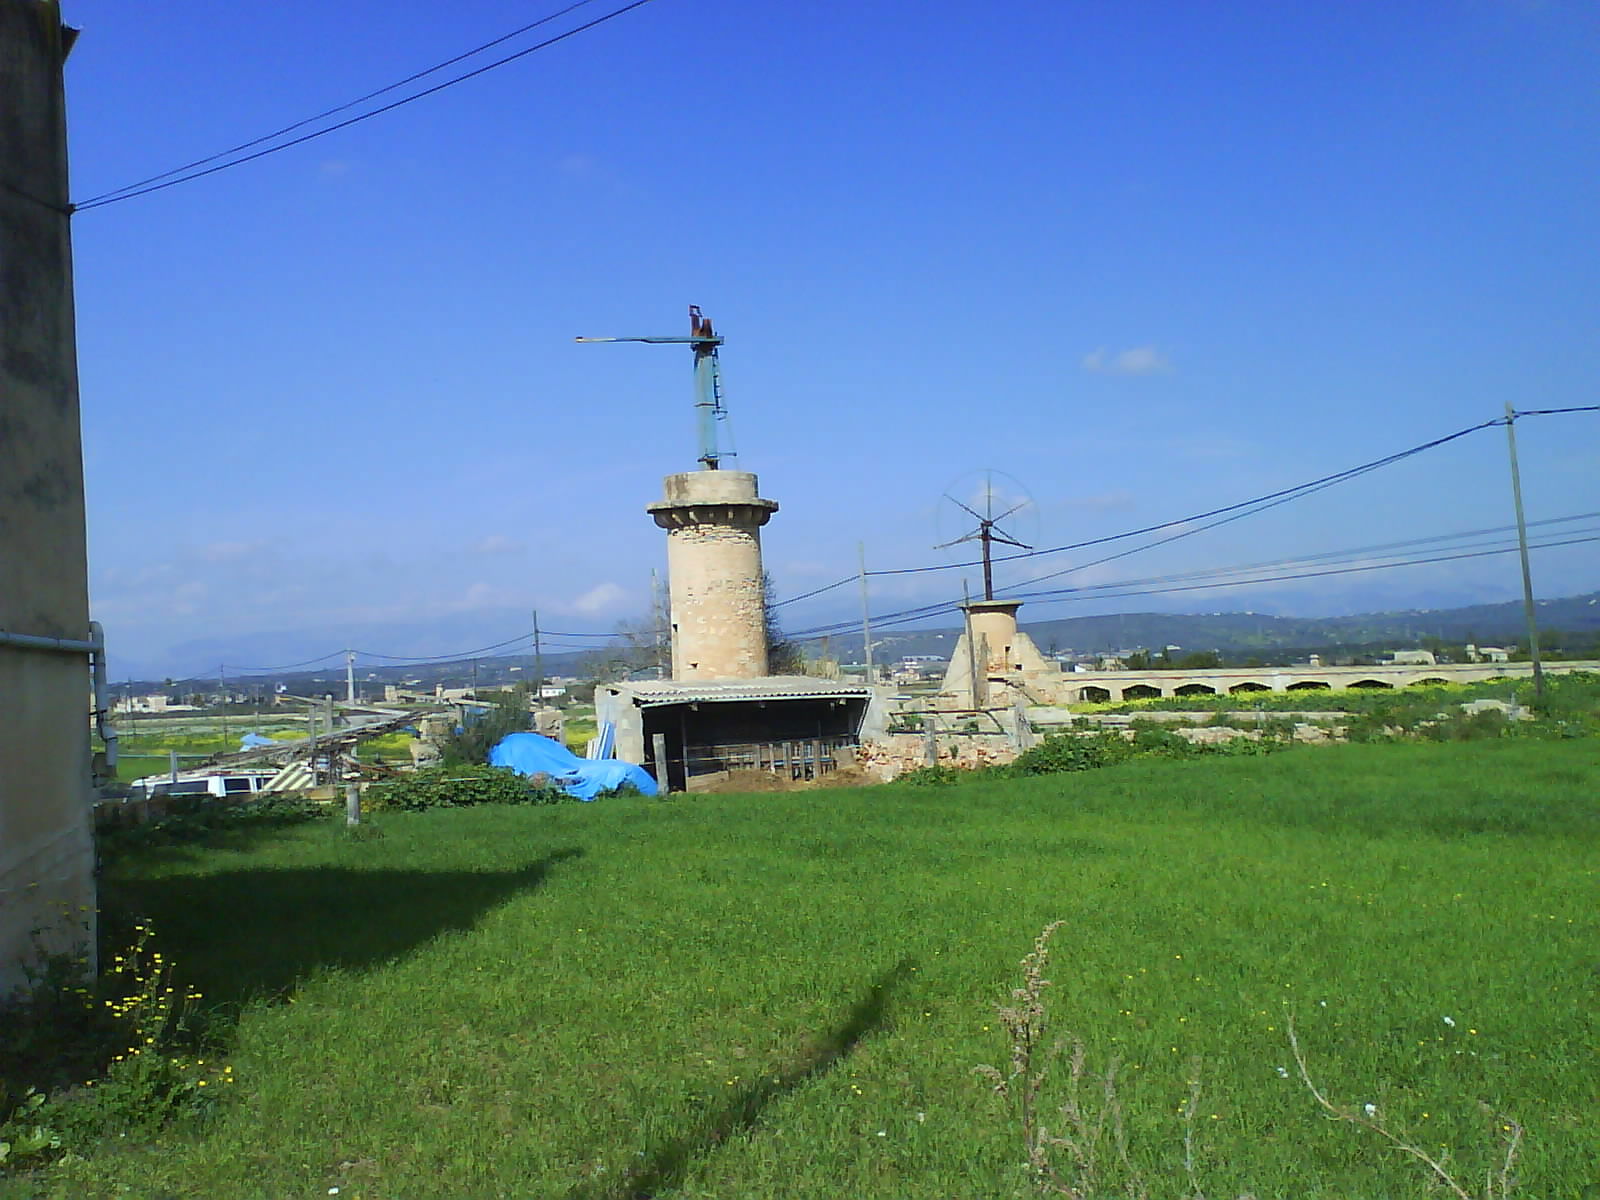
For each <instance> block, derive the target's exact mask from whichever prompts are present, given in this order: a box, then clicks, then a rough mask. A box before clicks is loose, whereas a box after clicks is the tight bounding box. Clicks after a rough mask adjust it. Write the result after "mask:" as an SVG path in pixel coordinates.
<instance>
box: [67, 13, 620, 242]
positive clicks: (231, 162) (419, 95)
mask: <svg viewBox="0 0 1600 1200" xmlns="http://www.w3.org/2000/svg"><path fill="white" fill-rule="evenodd" d="M649 3H650V0H633V2H632V3H631V4H625V5H623V6H622V7H621V8H617V9H613V10H612V11H611V12H608V13H606V14H605V15H604V16H599V17H596V18H595V19H594V20H592V21H586V22H585V23H584V24H582V25H578V26H576V27H575V28H572V29H569V30H567V31H566V32H565V33H558V34H556V35H555V36H554V37H549V38H546V39H545V40H544V41H542V42H538V43H535V44H534V45H532V46H529V47H527V48H526V49H524V50H518V51H517V52H516V53H515V54H508V55H506V56H505V57H504V58H498V59H496V60H495V61H494V62H491V63H486V64H484V65H483V66H481V67H476V68H474V69H473V70H471V71H467V72H465V73H464V74H461V75H457V76H454V77H453V78H450V79H446V80H445V81H444V82H443V83H436V84H434V85H433V86H432V87H428V88H423V89H422V91H420V92H414V93H412V94H411V95H409V96H402V97H401V98H400V99H399V100H393V101H391V102H390V103H388V104H384V105H380V106H379V107H378V108H375V109H372V110H371V111H370V112H364V113H360V114H358V115H356V116H354V117H348V118H346V119H345V120H343V121H338V122H335V123H334V124H332V125H329V126H327V127H326V128H323V129H316V130H313V131H311V132H310V133H303V134H301V135H300V136H299V137H296V138H291V139H290V140H289V141H287V142H280V143H278V144H277V145H275V146H268V147H266V148H264V149H261V150H256V151H254V152H252V153H250V154H244V155H240V156H239V157H237V158H229V159H228V160H227V161H226V162H220V163H216V164H215V165H214V166H207V167H203V168H201V169H199V170H194V171H188V172H187V173H184V174H179V175H177V176H176V178H170V179H163V178H162V176H159V175H157V176H153V177H152V178H153V179H155V180H160V182H151V183H147V184H146V185H145V186H139V185H137V184H129V185H128V186H127V187H126V188H119V189H116V190H115V191H112V192H105V193H103V194H101V195H100V196H96V197H93V198H91V199H89V200H85V201H84V202H83V203H82V204H78V205H74V206H73V208H74V211H77V212H87V211H88V210H89V209H92V208H102V207H104V206H105V205H107V204H116V203H118V202H120V201H123V200H132V199H134V198H135V197H138V196H148V195H149V194H150V193H151V192H160V191H164V190H165V189H167V188H170V187H177V186H178V185H179V184H180V183H189V182H190V181H192V180H195V179H203V178H204V177H205V176H207V175H215V174H216V173H217V172H218V171H226V170H228V168H230V167H237V166H242V165H243V164H244V163H247V162H254V161H255V160H256V159H258V158H265V157H267V155H269V154H276V153H278V152H279V151H280V150H288V149H289V148H291V147H293V146H299V145H302V144H304V143H306V142H309V141H314V140H315V139H317V138H320V137H325V136H326V135H328V134H330V133H335V132H337V131H338V130H341V129H348V128H349V127H350V126H352V125H359V124H360V123H361V122H363V121H369V120H371V119H372V118H373V117H377V116H382V115H383V114H384V113H386V112H393V111H394V110H395V109H397V108H401V107H404V106H405V105H407V104H410V103H411V102H412V101H414V100H421V99H423V98H424V97H426V96H431V95H433V94H434V93H435V92H442V91H444V90H445V89H446V88H450V87H454V86H455V85H456V84H458V83H465V82H466V81H467V80H469V79H475V78H477V77H478V76H479V75H483V74H487V73H488V72H490V71H493V70H495V69H497V68H499V67H503V66H505V65H506V64H507V63H512V62H516V61H517V60H518V59H519V58H526V57H527V56H528V55H530V54H534V53H536V52H538V51H540V50H544V49H547V48H548V47H550V46H554V45H555V44H556V43H557V42H564V41H566V40H567V39H568V38H570V37H575V36H576V35H577V34H580V33H583V32H585V31H586V30H590V29H593V28H594V27H595V26H597V25H604V24H605V23H606V22H607V21H612V20H615V19H616V18H617V17H620V16H622V15H623V14H624V13H629V12H632V11H633V10H634V9H636V8H642V7H644V6H645V5H646V4H649ZM573 7H574V8H576V7H577V5H573ZM565 11H571V9H568V10H565ZM555 15H556V16H559V15H560V14H559V13H557V14H555ZM547 19H548V18H547ZM508 36H514V35H508ZM491 44H492V43H491ZM480 49H482V47H480ZM472 53H477V51H471V52H469V54H468V55H464V56H462V57H470V54H472ZM442 65H447V64H442ZM436 69H438V68H432V69H430V70H436ZM428 73H429V72H424V74H428ZM394 86H399V85H394ZM384 90H385V91H387V90H391V89H388V88H386V89H384ZM351 103H352V104H355V103H360V101H352V102H351ZM345 107H349V106H348V105H346V106H345ZM335 111H339V110H335ZM316 119H317V118H315V117H312V118H308V120H316ZM302 124H304V122H302ZM274 136H277V135H273V134H269V135H267V138H268V140H270V138H272V137H274ZM261 140H263V139H259V138H258V139H257V141H258V142H259V141H261ZM250 144H252V145H253V144H255V143H250ZM228 153H230V152H229V151H223V154H228ZM216 157H218V156H217V155H213V156H212V158H216ZM201 161H202V162H209V161H211V160H209V159H203V160H201ZM178 170H179V171H183V170H184V169H183V168H178ZM168 174H169V175H170V174H171V172H168Z"/></svg>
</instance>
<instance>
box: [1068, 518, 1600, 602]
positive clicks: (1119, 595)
mask: <svg viewBox="0 0 1600 1200" xmlns="http://www.w3.org/2000/svg"><path fill="white" fill-rule="evenodd" d="M1590 542H1600V534H1595V535H1593V536H1589V537H1573V538H1564V539H1562V540H1560V541H1546V542H1536V543H1529V549H1531V550H1551V549H1556V548H1558V547H1561V546H1581V545H1587V544H1588V543H1590ZM1516 552H1517V547H1516V546H1514V545H1513V546H1502V547H1500V548H1499V549H1495V550H1474V551H1470V552H1466V553H1461V554H1438V555H1432V556H1430V557H1427V558H1410V559H1405V560H1404V561H1401V562H1391V563H1365V564H1360V565H1357V566H1347V567H1330V568H1328V569H1326V570H1321V571H1299V572H1295V573H1292V574H1286V575H1271V576H1263V577H1261V578H1259V579H1226V580H1222V581H1220V582H1216V583H1193V584H1181V585H1177V586H1174V587H1161V588H1145V589H1139V590H1134V591H1127V592H1110V593H1100V594H1097V595H1095V596H1083V597H1079V596H1058V597H1057V598H1056V599H1053V600H1042V601H1039V602H1038V603H1039V604H1040V605H1041V606H1042V605H1045V604H1067V603H1070V602H1071V601H1073V600H1075V599H1080V598H1081V599H1093V600H1117V599H1125V598H1127V597H1131V596H1160V595H1166V594H1167V593H1170V592H1199V591H1210V590H1213V589H1216V588H1225V587H1253V586H1256V585H1258V584H1264V583H1287V582H1290V581H1292V580H1296V579H1317V578H1321V577H1322V576H1326V575H1352V574H1357V573H1359V572H1364V571H1386V570H1389V569H1391V568H1394V567H1417V566H1423V565H1426V564H1428V563H1440V562H1454V561H1457V560H1459V559H1465V558H1487V557H1491V556H1493V555H1496V554H1515V553H1516Z"/></svg>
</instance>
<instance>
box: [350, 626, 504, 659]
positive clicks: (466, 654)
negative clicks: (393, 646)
mask: <svg viewBox="0 0 1600 1200" xmlns="http://www.w3.org/2000/svg"><path fill="white" fill-rule="evenodd" d="M532 640H533V634H531V633H523V634H519V635H518V636H516V637H514V638H507V639H506V640H505V641H503V642H495V643H493V644H492V645H489V646H479V647H478V648H477V649H476V650H463V651H461V652H460V653H458V654H377V653H375V652H373V651H371V650H357V651H356V653H357V654H359V655H361V656H362V657H363V658H381V659H383V660H385V661H386V662H396V663H425V662H444V661H450V660H455V659H464V658H473V657H475V656H477V655H481V654H487V653H489V651H491V650H501V649H504V648H505V647H506V646H514V645H516V644H517V643H518V642H527V641H532Z"/></svg>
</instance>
